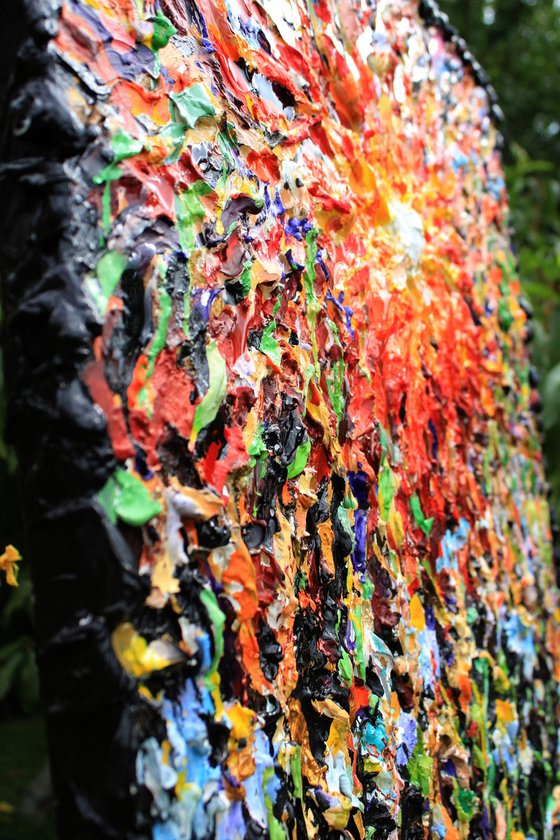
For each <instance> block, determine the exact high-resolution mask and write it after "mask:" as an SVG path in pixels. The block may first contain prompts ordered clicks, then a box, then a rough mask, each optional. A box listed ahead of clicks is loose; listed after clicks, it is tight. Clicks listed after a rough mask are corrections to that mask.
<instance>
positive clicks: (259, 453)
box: [249, 423, 268, 468]
mask: <svg viewBox="0 0 560 840" xmlns="http://www.w3.org/2000/svg"><path fill="white" fill-rule="evenodd" d="M263 432H264V425H263V424H262V423H261V424H260V425H259V427H258V428H257V430H256V432H255V436H254V438H253V441H252V443H251V446H250V447H249V455H250V456H251V462H250V463H251V468H253V467H254V466H255V464H256V462H257V460H259V461H261V460H264V459H265V458H266V457H267V455H268V449H267V448H266V446H265V445H264V441H263Z"/></svg>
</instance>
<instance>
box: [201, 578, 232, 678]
mask: <svg viewBox="0 0 560 840" xmlns="http://www.w3.org/2000/svg"><path fill="white" fill-rule="evenodd" d="M200 600H201V601H202V603H203V605H204V606H205V608H206V612H207V613H208V618H209V619H210V622H211V624H212V632H213V636H214V656H213V657H212V664H211V665H210V669H209V670H208V673H207V674H206V677H211V676H212V674H214V673H215V671H216V669H217V668H218V665H219V662H220V659H221V658H222V654H223V652H224V625H225V623H226V617H225V615H224V613H223V612H222V610H221V609H220V606H219V604H218V599H217V598H216V596H215V595H214V593H213V592H212V590H211V589H203V590H202V591H201V593H200Z"/></svg>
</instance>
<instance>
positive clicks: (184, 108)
mask: <svg viewBox="0 0 560 840" xmlns="http://www.w3.org/2000/svg"><path fill="white" fill-rule="evenodd" d="M169 98H170V99H171V101H172V102H173V104H174V106H175V107H174V112H175V113H174V117H175V121H176V122H181V123H183V124H184V125H186V126H187V127H188V128H194V127H195V125H196V124H197V122H198V120H200V119H202V118H203V117H213V116H215V114H216V109H215V108H214V106H213V105H212V103H211V102H210V98H209V96H208V94H207V92H206V88H205V87H204V85H201V84H196V85H192V87H190V88H185V90H182V91H181V92H180V93H171V94H170V95H169Z"/></svg>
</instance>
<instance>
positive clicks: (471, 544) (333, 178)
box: [49, 0, 560, 840]
mask: <svg viewBox="0 0 560 840" xmlns="http://www.w3.org/2000/svg"><path fill="white" fill-rule="evenodd" d="M49 49H50V50H51V53H52V54H54V56H55V60H56V63H57V66H58V68H59V70H58V72H59V86H60V90H61V91H62V92H63V95H64V98H65V103H66V106H67V107H68V109H69V111H70V113H71V114H72V115H73V119H74V120H75V123H76V125H79V126H82V127H87V129H88V131H89V132H90V134H89V135H88V138H89V139H88V141H87V145H86V147H85V149H84V150H83V151H82V152H81V153H80V154H79V155H78V156H75V157H73V158H71V159H70V160H69V162H68V163H67V172H69V173H71V179H72V184H73V187H72V189H73V201H74V204H73V206H74V207H75V208H76V207H78V206H80V208H81V210H80V212H81V213H84V212H85V213H86V216H87V222H83V221H82V222H81V224H82V228H81V230H82V232H84V231H85V233H83V236H84V240H83V246H82V254H81V256H82V265H84V266H85V276H84V283H83V288H84V290H85V293H86V294H87V296H88V298H89V299H90V301H91V305H92V307H93V308H95V309H96V310H97V313H98V317H99V318H100V320H101V321H102V324H103V327H102V334H101V335H100V336H99V337H98V338H97V339H95V343H94V354H93V356H92V359H91V361H90V362H89V363H88V365H87V367H86V369H85V371H84V374H83V381H84V382H85V384H86V385H87V387H88V389H89V392H90V393H91V396H92V398H93V400H94V401H95V403H96V404H97V406H98V407H99V408H100V409H101V410H102V412H103V414H104V416H105V418H106V421H107V427H108V432H109V437H110V441H111V445H112V450H113V453H114V457H115V463H116V467H115V469H114V470H113V471H112V474H111V477H110V478H109V480H108V482H107V483H106V484H105V485H104V487H103V489H102V490H101V491H100V492H99V494H98V501H99V505H100V506H101V508H102V509H103V511H104V513H103V514H102V515H103V516H104V517H106V520H109V521H110V523H112V525H111V526H109V525H108V524H107V527H108V529H109V533H115V534H117V533H118V532H120V534H121V535H123V536H124V537H125V538H126V540H127V541H128V543H129V546H130V547H131V549H132V553H133V556H134V558H135V562H136V569H134V570H133V571H131V572H130V574H131V575H135V576H136V577H138V576H139V577H140V579H141V582H143V583H144V586H145V590H146V591H145V592H144V593H143V595H142V599H141V601H140V604H139V606H138V607H137V608H136V609H134V610H130V612H129V613H128V614H123V615H121V616H120V617H119V619H118V621H117V622H116V623H115V626H114V627H112V630H111V641H112V647H113V650H114V652H115V654H116V657H117V659H118V663H119V664H118V667H119V668H120V672H122V674H123V679H129V680H130V681H131V685H133V691H134V692H135V694H136V697H137V702H138V704H139V707H140V708H141V709H142V710H143V712H141V714H143V715H144V718H145V720H149V721H151V723H150V724H149V725H146V726H145V727H144V730H143V734H142V737H141V738H140V742H139V744H138V749H137V750H136V753H135V770H134V774H135V777H136V778H135V781H134V785H135V788H136V790H137V791H141V792H142V797H143V800H142V801H143V802H144V803H147V804H146V805H145V809H144V810H145V814H147V816H146V817H145V824H144V828H143V829H142V831H143V832H144V833H143V834H139V833H134V832H133V831H132V830H131V832H132V833H130V834H129V835H127V836H131V837H137V836H142V837H144V836H149V835H150V833H151V836H152V837H153V838H154V840H183V838H210V837H216V838H224V839H225V838H227V840H234V838H251V839H252V838H261V837H263V838H264V837H270V838H271V840H281V838H296V837H297V838H300V837H302V838H304V837H309V838H327V837H328V838H338V837H348V838H351V837H356V838H357V837H359V838H396V837H404V838H423V837H435V838H446V840H453V839H454V838H467V837H469V838H498V839H499V840H505V838H511V840H521V838H536V837H545V836H547V837H552V832H553V830H554V829H553V824H555V821H556V817H555V804H554V803H555V799H554V795H553V790H554V785H555V781H556V779H555V775H556V772H557V769H558V747H557V743H558V738H557V729H558V684H559V682H558V681H559V678H560V659H559V653H560V637H559V629H558V619H559V609H558V595H557V590H556V588H555V582H554V570H553V568H552V560H551V547H550V536H549V526H548V513H547V507H546V501H545V487H544V483H543V474H542V465H541V456H540V449H539V443H538V440H537V436H536V433H535V427H534V420H533V417H532V413H531V405H532V402H533V401H534V398H535V397H534V394H533V392H532V390H531V384H530V379H529V367H528V359H527V352H526V348H525V339H526V336H527V332H528V324H527V320H526V315H525V313H524V311H523V309H522V308H521V306H520V303H519V295H520V288H519V282H518V279H517V277H516V274H515V267H514V262H513V259H512V256H511V252H510V243H509V238H508V216H507V203H506V196H505V189H504V181H503V174H502V170H501V164H500V157H499V152H498V151H497V144H498V138H497V133H496V128H495V126H494V123H493V120H492V116H491V107H492V103H491V101H490V98H489V96H488V93H487V91H486V90H485V89H484V88H483V87H481V86H480V85H479V83H478V80H477V78H476V77H475V75H473V72H472V70H471V69H469V67H468V66H466V65H465V62H464V61H463V60H462V59H461V57H460V56H458V55H457V54H456V52H455V50H454V47H453V44H452V43H451V42H450V41H449V40H446V37H445V33H444V32H443V31H442V30H441V29H439V28H438V27H437V26H435V25H432V24H428V23H424V22H423V21H422V19H421V17H420V15H419V10H418V4H417V3H416V2H412V1H411V0H394V1H393V2H388V0H381V2H378V3H375V2H373V0H364V2H361V3H357V2H356V3H352V2H349V0H317V2H313V3H309V4H306V3H303V2H302V0H259V2H257V0H254V2H251V1H250V0H197V2H196V3H195V2H191V0H185V2H179V0H160V2H157V0H63V2H62V4H61V11H60V18H59V21H58V32H57V34H56V36H55V37H54V39H53V40H52V41H51V44H50V47H49ZM76 212H77V211H76ZM81 218H82V217H81ZM96 510H97V515H101V513H100V509H99V507H98V508H96ZM119 538H121V537H119ZM115 667H117V666H115ZM130 795H131V796H132V795H133V794H132V793H130ZM139 810H141V809H140V806H139ZM146 826H147V827H146ZM103 836H105V835H103ZM107 836H109V835H107ZM120 836H124V834H122V835H120Z"/></svg>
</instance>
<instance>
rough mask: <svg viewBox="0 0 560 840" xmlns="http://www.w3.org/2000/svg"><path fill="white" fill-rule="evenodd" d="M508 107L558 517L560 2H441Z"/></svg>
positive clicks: (511, 186) (511, 179)
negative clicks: (559, 82) (559, 90)
mask: <svg viewBox="0 0 560 840" xmlns="http://www.w3.org/2000/svg"><path fill="white" fill-rule="evenodd" d="M440 7H441V8H442V10H443V11H445V12H447V14H448V15H449V18H450V20H451V22H452V24H453V25H454V26H455V27H456V28H457V29H458V30H459V32H460V33H461V35H462V36H463V37H464V38H465V39H466V40H467V42H468V44H469V46H470V48H471V49H472V51H473V53H474V54H475V55H476V57H477V59H478V60H479V61H480V63H481V64H482V66H483V67H484V69H485V71H486V72H487V74H488V76H489V77H490V81H491V82H492V84H493V86H494V87H495V89H496V92H497V94H498V99H499V102H500V105H501V107H502V109H503V111H504V114H505V120H504V126H503V131H504V135H505V139H506V150H505V161H506V181H507V187H508V192H509V198H510V207H511V220H512V225H513V228H514V243H515V247H516V250H517V255H518V261H519V271H520V276H521V281H522V283H523V288H524V290H525V293H526V295H527V297H528V298H529V300H530V302H531V304H532V306H533V309H534V312H535V320H534V322H533V329H534V338H533V342H532V348H531V350H532V361H533V364H534V365H535V367H536V368H537V370H538V372H539V374H540V378H541V385H540V389H541V399H542V404H543V414H542V421H543V426H544V432H545V440H544V451H545V455H546V461H547V477H548V481H549V483H550V486H551V490H552V498H551V504H552V508H553V511H554V512H555V514H556V519H557V521H559V522H560V445H559V444H560V109H559V108H558V92H557V81H558V76H559V69H560V60H559V56H560V3H558V2H557V0H468V2H465V0H441V2H440Z"/></svg>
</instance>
